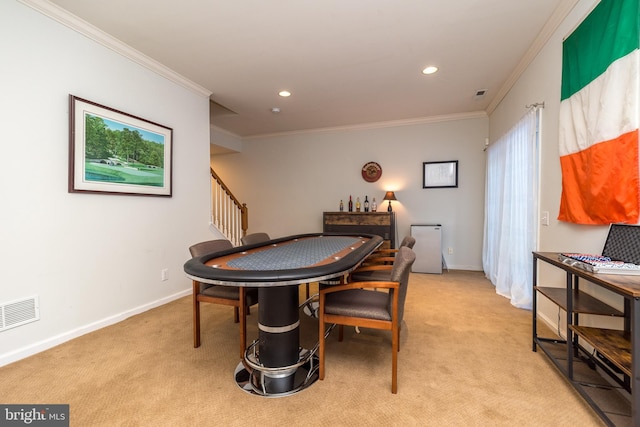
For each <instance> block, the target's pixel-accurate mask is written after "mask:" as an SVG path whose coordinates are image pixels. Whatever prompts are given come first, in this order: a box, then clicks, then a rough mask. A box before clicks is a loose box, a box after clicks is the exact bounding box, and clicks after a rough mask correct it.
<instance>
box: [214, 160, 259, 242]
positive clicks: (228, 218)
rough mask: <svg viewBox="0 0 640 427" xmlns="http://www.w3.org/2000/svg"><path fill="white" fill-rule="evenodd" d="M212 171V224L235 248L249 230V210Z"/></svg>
mask: <svg viewBox="0 0 640 427" xmlns="http://www.w3.org/2000/svg"><path fill="white" fill-rule="evenodd" d="M210 169H211V217H212V218H211V222H212V223H213V225H214V226H215V227H216V228H217V229H218V230H219V231H220V232H221V233H222V234H223V235H224V236H225V237H226V238H227V239H229V241H231V243H233V245H234V246H238V245H240V244H241V243H240V239H241V238H242V237H243V236H244V235H246V234H247V229H248V228H249V209H248V208H247V204H246V203H240V202H239V201H238V199H236V197H235V196H234V195H233V193H231V190H229V187H227V186H226V185H225V183H224V182H222V180H221V179H220V177H219V176H218V175H217V174H216V173H215V172H214V171H213V168H210Z"/></svg>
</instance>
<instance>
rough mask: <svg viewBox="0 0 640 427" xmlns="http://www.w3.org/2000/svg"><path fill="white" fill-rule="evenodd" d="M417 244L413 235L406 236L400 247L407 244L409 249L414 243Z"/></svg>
mask: <svg viewBox="0 0 640 427" xmlns="http://www.w3.org/2000/svg"><path fill="white" fill-rule="evenodd" d="M415 244H416V239H415V237H413V236H405V238H404V239H402V242H400V247H403V246H406V247H408V248H409V249H413V245H415Z"/></svg>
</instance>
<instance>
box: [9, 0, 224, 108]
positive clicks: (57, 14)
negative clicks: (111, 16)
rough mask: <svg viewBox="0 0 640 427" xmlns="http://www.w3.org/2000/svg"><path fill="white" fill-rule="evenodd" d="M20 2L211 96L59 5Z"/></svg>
mask: <svg viewBox="0 0 640 427" xmlns="http://www.w3.org/2000/svg"><path fill="white" fill-rule="evenodd" d="M18 1H19V2H20V3H22V4H24V5H25V6H28V7H30V8H32V9H34V10H36V11H38V12H40V13H42V14H43V15H45V16H47V17H49V18H51V19H53V20H55V21H57V22H59V23H60V24H62V25H64V26H66V27H68V28H70V29H72V30H73V31H76V32H77V33H79V34H82V35H83V36H85V37H87V38H89V39H91V40H93V41H95V42H96V43H99V44H101V45H102V46H104V47H106V48H108V49H111V50H112V51H114V52H116V53H118V54H120V55H122V56H124V57H125V58H127V59H130V60H131V61H133V62H135V63H137V64H139V65H141V66H143V67H145V68H146V69H148V70H151V71H153V72H154V73H156V74H159V75H160V76H162V77H165V78H166V79H168V80H170V81H172V82H174V83H176V84H178V85H180V86H182V87H184V88H186V89H189V90H191V91H192V92H195V93H196V94H198V95H202V96H205V97H207V98H208V97H209V96H211V93H212V92H211V91H209V90H208V89H205V88H204V87H202V86H200V85H198V84H197V83H194V82H192V81H191V80H189V79H187V78H186V77H184V76H182V75H180V74H178V73H176V72H175V71H173V70H172V69H170V68H169V67H167V66H165V65H162V64H161V63H160V62H158V61H156V60H155V59H152V58H150V57H148V56H147V55H145V54H143V53H142V52H139V51H138V50H136V49H134V48H132V47H131V46H129V45H127V44H125V43H123V42H122V41H120V40H118V39H116V38H115V37H113V36H111V35H109V34H107V33H105V32H104V31H102V30H100V29H99V28H97V27H95V26H93V25H91V24H89V23H88V22H86V21H84V20H83V19H80V18H78V17H77V16H75V15H73V14H71V13H69V12H68V11H66V10H65V9H62V8H61V7H60V6H58V5H55V4H53V3H51V2H50V1H49V0H18Z"/></svg>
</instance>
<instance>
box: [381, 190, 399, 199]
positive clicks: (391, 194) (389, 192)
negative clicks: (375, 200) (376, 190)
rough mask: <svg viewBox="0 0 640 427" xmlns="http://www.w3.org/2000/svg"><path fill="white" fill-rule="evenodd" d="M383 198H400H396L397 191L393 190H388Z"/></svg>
mask: <svg viewBox="0 0 640 427" xmlns="http://www.w3.org/2000/svg"><path fill="white" fill-rule="evenodd" d="M382 200H398V199H396V193H394V192H393V191H387V194H385V195H384V199H382Z"/></svg>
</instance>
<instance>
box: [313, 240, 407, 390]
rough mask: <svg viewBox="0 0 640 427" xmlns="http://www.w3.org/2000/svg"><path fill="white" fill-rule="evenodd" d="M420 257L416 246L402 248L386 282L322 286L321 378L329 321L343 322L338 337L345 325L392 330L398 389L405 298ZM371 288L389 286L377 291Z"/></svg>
mask: <svg viewBox="0 0 640 427" xmlns="http://www.w3.org/2000/svg"><path fill="white" fill-rule="evenodd" d="M415 259H416V255H415V253H414V252H413V250H411V249H409V248H408V247H406V246H404V247H401V248H399V249H398V252H397V254H396V256H395V261H394V263H393V269H392V271H391V280H390V281H385V282H379V281H370V282H348V283H345V284H343V285H335V286H327V287H325V288H323V289H320V306H319V308H318V313H319V318H320V321H319V337H320V343H319V379H321V380H323V379H324V374H325V340H326V339H325V329H326V325H327V324H329V325H331V324H337V325H338V326H339V329H338V332H339V335H338V339H339V340H340V341H342V338H343V325H348V326H359V327H364V328H374V329H383V330H389V331H391V351H392V357H391V392H392V393H394V394H395V393H397V392H398V352H399V351H400V325H401V323H402V319H403V317H404V302H405V300H406V296H407V288H408V286H409V273H410V271H411V266H412V265H413V262H414V261H415ZM371 289H374V290H375V289H387V290H388V292H373V291H372V290H371Z"/></svg>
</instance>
